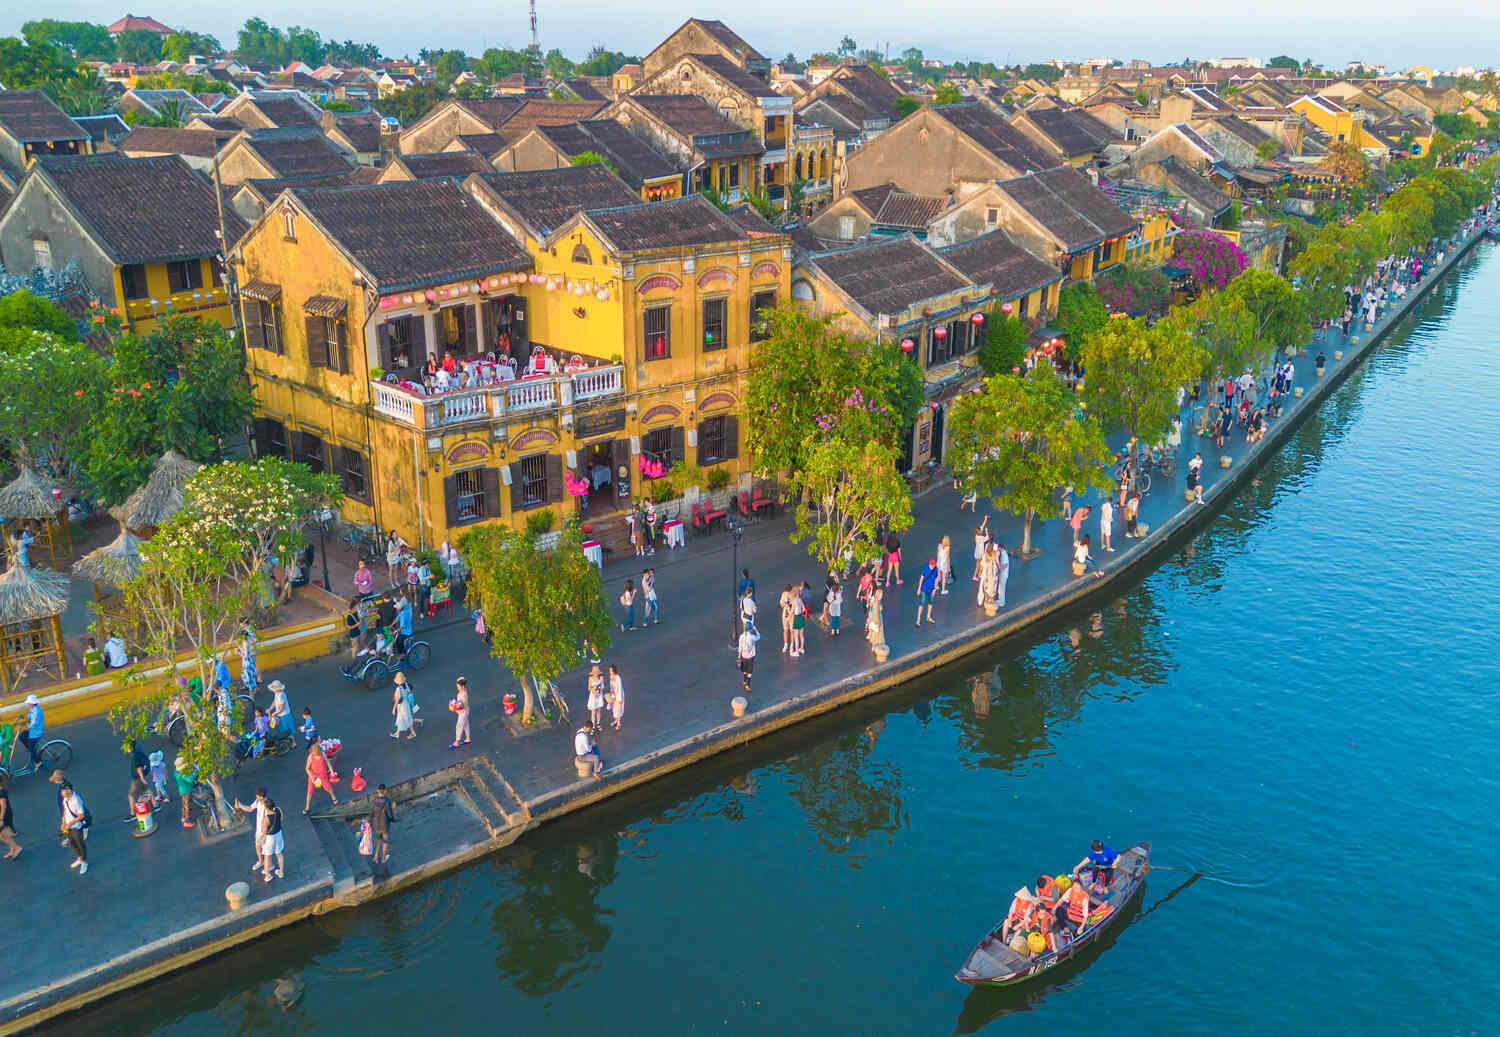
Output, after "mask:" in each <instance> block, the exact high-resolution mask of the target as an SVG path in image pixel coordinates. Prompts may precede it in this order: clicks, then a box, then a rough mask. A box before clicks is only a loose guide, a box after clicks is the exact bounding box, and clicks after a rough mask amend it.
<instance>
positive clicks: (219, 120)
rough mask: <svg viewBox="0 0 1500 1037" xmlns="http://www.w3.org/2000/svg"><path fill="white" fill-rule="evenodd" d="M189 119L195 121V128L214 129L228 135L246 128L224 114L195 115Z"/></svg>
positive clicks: (230, 135)
mask: <svg viewBox="0 0 1500 1037" xmlns="http://www.w3.org/2000/svg"><path fill="white" fill-rule="evenodd" d="M188 121H189V122H190V123H193V126H192V128H193V129H195V130H197V129H204V130H213V131H214V132H215V133H218V134H221V135H223V136H226V137H232V136H234V135H235V134H236V133H238V132H240V130H243V129H244V128H245V127H243V126H241V125H240V124H239V123H238V122H236V121H235V120H233V119H230V118H227V117H226V116H222V115H195V116H193V117H192V118H191V119H189V120H188Z"/></svg>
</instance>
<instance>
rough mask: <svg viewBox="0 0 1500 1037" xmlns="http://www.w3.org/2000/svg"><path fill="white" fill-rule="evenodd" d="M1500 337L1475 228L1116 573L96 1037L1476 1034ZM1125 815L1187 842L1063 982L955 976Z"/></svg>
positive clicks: (1483, 972)
mask: <svg viewBox="0 0 1500 1037" xmlns="http://www.w3.org/2000/svg"><path fill="white" fill-rule="evenodd" d="M1497 327H1500V255H1497V253H1496V251H1495V250H1494V249H1493V248H1491V247H1490V246H1481V248H1480V250H1479V251H1478V252H1477V253H1476V255H1475V256H1474V257H1473V258H1471V260H1470V261H1468V262H1467V263H1466V264H1465V265H1464V266H1463V267H1462V268H1461V269H1459V270H1458V271H1456V272H1455V274H1454V276H1453V277H1451V278H1450V279H1449V280H1448V281H1447V283H1445V284H1443V285H1441V286H1439V287H1438V288H1437V289H1436V290H1435V292H1434V294H1433V296H1432V297H1431V298H1430V299H1429V300H1427V301H1426V302H1425V303H1424V304H1423V305H1422V307H1421V308H1420V309H1419V310H1418V311H1416V312H1414V313H1413V314H1412V315H1411V316H1410V317H1408V318H1407V320H1406V321H1405V323H1404V324H1403V325H1402V326H1401V327H1400V328H1399V329H1397V330H1396V331H1395V332H1393V334H1392V335H1391V337H1390V338H1389V339H1388V340H1387V341H1386V342H1385V343H1384V344H1383V345H1382V346H1381V347H1380V348H1379V349H1378V350H1377V351H1376V352H1375V353H1374V354H1373V355H1372V356H1371V357H1370V358H1369V360H1368V362H1367V363H1366V364H1365V365H1364V366H1363V367H1362V368H1361V369H1360V370H1359V371H1357V372H1356V373H1354V374H1353V375H1352V376H1351V377H1350V379H1349V380H1348V382H1347V383H1346V384H1345V385H1344V386H1342V387H1341V388H1340V389H1339V391H1338V392H1337V393H1336V394H1335V395H1334V396H1333V397H1331V398H1330V399H1329V400H1328V401H1327V402H1326V403H1325V404H1324V406H1323V407H1322V408H1321V410H1320V411H1319V412H1318V413H1317V414H1316V415H1315V416H1313V417H1312V418H1310V419H1309V420H1308V421H1307V422H1306V423H1305V424H1304V425H1303V426H1302V427H1301V428H1300V429H1299V430H1297V432H1296V433H1295V434H1294V435H1293V436H1292V438H1291V439H1290V440H1289V441H1288V442H1287V443H1286V445H1285V446H1284V448H1283V449H1282V450H1281V451H1280V452H1279V454H1278V455H1277V456H1276V457H1275V458H1274V459H1273V460H1272V461H1271V462H1270V463H1269V464H1268V465H1267V466H1266V467H1265V468H1264V469H1262V471H1261V472H1260V473H1259V478H1258V479H1256V480H1255V481H1254V483H1253V485H1248V486H1247V488H1246V489H1245V490H1244V491H1243V492H1242V493H1241V494H1240V495H1239V497H1238V498H1237V499H1235V500H1234V501H1233V502H1231V503H1230V504H1229V505H1228V506H1227V508H1226V509H1225V511H1224V512H1223V514H1221V515H1219V516H1218V517H1217V518H1216V520H1215V521H1214V522H1213V523H1212V525H1211V526H1209V527H1208V528H1207V529H1205V530H1204V531H1203V532H1201V533H1200V534H1199V535H1197V536H1196V537H1195V538H1194V539H1193V540H1192V541H1191V542H1188V543H1186V544H1183V545H1181V547H1180V549H1179V550H1178V551H1176V552H1175V553H1174V554H1173V555H1171V556H1170V557H1169V558H1168V559H1167V561H1166V562H1165V563H1164V564H1163V565H1162V566H1161V567H1160V568H1159V569H1157V570H1156V571H1155V572H1153V573H1149V574H1145V575H1143V577H1142V579H1141V581H1140V582H1139V583H1137V584H1136V585H1134V586H1133V587H1131V588H1129V589H1128V590H1127V591H1126V592H1125V593H1124V594H1123V596H1121V597H1119V598H1118V599H1117V600H1113V601H1109V602H1107V603H1104V604H1101V605H1100V606H1099V607H1098V609H1097V611H1084V612H1081V613H1079V614H1076V615H1073V616H1069V617H1066V618H1065V619H1063V620H1061V621H1058V622H1054V623H1052V624H1051V625H1049V626H1048V627H1047V628H1046V629H1040V630H1036V631H1034V632H1032V633H1031V634H1029V635H1028V636H1026V637H1025V638H1023V639H1020V640H1018V641H1016V642H1014V643H1011V644H1007V645H1002V646H1000V647H998V648H996V649H995V650H993V651H990V652H987V653H985V654H984V655H981V656H975V657H973V658H971V659H970V660H968V661H967V662H965V663H964V664H962V665H960V666H957V667H954V668H952V669H950V670H948V671H944V672H942V673H939V674H936V675H934V676H933V677H931V678H930V679H926V680H923V681H921V682H918V683H915V684H912V685H910V686H908V687H905V688H902V689H900V690H899V691H897V692H893V693H890V694H887V695H884V696H881V697H877V698H875V699H873V700H870V701H866V702H864V703H861V704H858V705H856V706H853V707H850V708H848V709H845V710H843V711H840V712H839V713H838V714H836V715H834V716H831V717H825V718H823V719H821V720H819V721H817V722H814V723H811V724H808V725H805V726H803V727H800V728H797V729H794V730H793V731H791V732H788V733H786V734H784V735H781V736H778V737H775V738H772V739H768V740H766V741H764V742H763V743H760V744H756V745H753V746H751V747H749V748H748V749H745V750H741V751H739V752H737V753H733V754H729V755H727V756H724V757H720V758H718V759H717V760H715V761H712V762H710V763H708V764H705V765H701V766H699V767H698V768H696V769H693V770H691V771H689V772H687V773H685V774H682V775H679V776H677V777H674V778H672V779H669V780H667V781H663V782H661V783H658V784H656V785H653V786H650V787H648V788H646V789H643V790H638V791H636V792H634V793H631V794H627V795H625V796H622V797H620V798H618V799H616V800H613V801H611V802H610V803H608V804H607V805H605V806H602V807H599V808H595V809H593V810H591V811H588V812H585V813H582V814H580V815H576V816H574V817H571V818H569V819H565V820H564V821H562V822H560V823H558V824H555V825H552V826H549V827H546V828H543V829H541V830H539V831H536V832H534V833H531V834H530V835H528V836H527V837H526V838H525V839H524V840H523V841H522V843H521V844H519V845H517V846H514V847H512V848H511V849H510V850H509V851H506V852H504V853H502V854H500V855H497V856H495V857H493V858H490V859H487V860H485V861H483V862H480V863H478V864H476V865H474V866H472V867H470V868H468V869H467V870H465V871H462V872H460V873H458V874H455V875H452V876H449V877H446V878H443V879H440V880H437V881H434V882H431V883H429V884H427V885H425V886H423V887H421V888H420V889H417V890H415V891H412V892H408V893H404V894H401V895H400V896H397V897H395V898H393V899H391V900H389V901H382V902H377V903H375V904H372V905H370V906H367V907H365V908H361V909H358V910H353V911H344V912H338V913H335V914H334V915H331V916H327V917H324V918H322V919H319V920H317V921H315V922H311V923H307V924H303V925H299V926H295V927H293V928H291V929H289V930H286V931H284V932H280V933H277V934H274V935H272V936H270V937H267V938H265V939H263V940H262V941H260V942H259V943H257V944H255V945H253V946H251V947H249V948H247V949H244V950H241V951H237V952H234V953H232V954H229V955H226V956H223V957H220V958H217V959H215V960H213V961H211V962H210V963H208V964H206V965H203V966H201V967H198V968H196V969H193V970H191V971H189V972H186V973H183V974H181V975H177V976H173V977H169V978H167V979H163V980H160V981H158V982H156V983H155V984H153V985H150V986H147V987H143V988H140V989H139V990H138V991H136V992H134V993H131V994H128V995H126V996H124V997H121V998H119V999H116V1000H114V1001H111V1002H107V1003H105V1004H103V1005H101V1006H99V1007H98V1008H96V1009H94V1010H91V1011H90V1012H88V1013H86V1014H83V1015H81V1016H77V1017H74V1018H73V1019H71V1020H69V1021H68V1024H67V1029H68V1032H70V1033H72V1034H81V1033H99V1034H103V1033H109V1034H112V1035H123V1034H134V1033H142V1034H144V1033H159V1034H223V1033H251V1032H254V1033H257V1034H262V1033H288V1034H291V1033H297V1034H304V1033H325V1034H336V1033H354V1032H360V1033H398V1032H442V1033H478V1032H492V1033H543V1032H567V1033H610V1034H627V1033H641V1034H648V1033H649V1034H668V1033H671V1034H676V1033H684V1034H685V1033H736V1034H742V1033H765V1034H781V1033H791V1032H809V1033H921V1034H939V1033H952V1032H964V1033H967V1032H973V1031H976V1030H980V1029H984V1030H986V1031H987V1032H992V1033H1002V1032H1015V1033H1022V1032H1025V1033H1033V1032H1037V1031H1038V1029H1040V1030H1041V1031H1043V1032H1060V1031H1062V1030H1064V1029H1066V1030H1067V1031H1069V1032H1072V1033H1084V1032H1106V1031H1107V1032H1111V1033H1127V1034H1129V1033H1144V1034H1158V1033H1215V1034H1217V1033H1231V1032H1232V1033H1287V1032H1294V1033H1327V1032H1346V1033H1361V1032H1364V1033H1375V1032H1378V1033H1396V1032H1421V1033H1477V1032H1483V1031H1485V1030H1487V1029H1488V1027H1489V1026H1491V1025H1493V1021H1494V1019H1495V1009H1494V1006H1493V1004H1492V994H1493V989H1494V985H1493V980H1492V979H1489V978H1486V977H1490V976H1492V973H1491V964H1492V963H1493V960H1494V952H1495V951H1496V950H1497V949H1500V940H1497V936H1496V933H1497V927H1496V924H1495V922H1494V919H1493V913H1492V910H1491V909H1490V908H1489V907H1488V894H1487V877H1488V871H1489V868H1490V866H1491V865H1493V863H1494V862H1496V861H1500V826H1497V825H1496V823H1495V821H1496V810H1495V803H1496V801H1497V798H1500V782H1497V778H1496V775H1497V773H1500V766H1497V765H1500V714H1497V712H1496V711H1495V710H1494V709H1493V707H1492V702H1493V699H1492V698H1491V696H1492V695H1493V693H1494V692H1493V688H1492V687H1491V686H1490V681H1491V680H1493V679H1494V676H1495V672H1496V667H1495V664H1494V659H1495V658H1496V655H1497V650H1500V637H1497V635H1496V633H1495V629H1494V626H1493V625H1492V624H1493V617H1494V605H1493V601H1494V598H1493V593H1494V592H1493V589H1492V585H1493V583H1494V577H1495V574H1496V571H1497V566H1496V563H1495V561H1494V560H1493V559H1494V554H1493V552H1494V550H1495V547H1496V545H1497V544H1500V507H1497V506H1496V504H1495V500H1496V494H1495V493H1494V491H1493V490H1488V491H1487V490H1485V489H1484V487H1485V486H1486V485H1487V480H1488V479H1491V478H1494V477H1495V473H1496V472H1500V410H1497V408H1496V407H1495V406H1493V402H1492V401H1494V400H1496V399H1500V367H1497V365H1496V363H1495V356H1496V353H1495V329H1496V328H1497ZM1486 499H1488V500H1490V501H1491V503H1490V504H1488V505H1486V504H1484V501H1485V500H1486ZM1486 559H1489V560H1488V561H1487V560H1486ZM1486 602H1488V603H1489V604H1486ZM1094 836H1102V837H1103V838H1105V839H1106V840H1107V841H1109V842H1111V843H1112V844H1113V845H1114V846H1116V847H1119V848H1123V847H1125V846H1128V845H1130V844H1131V843H1134V842H1136V841H1137V840H1139V839H1150V840H1152V842H1153V843H1154V847H1155V849H1154V855H1153V863H1155V864H1158V865H1161V866H1166V867H1171V868H1180V869H1184V870H1182V871H1167V870H1158V871H1156V872H1155V873H1153V874H1152V876H1151V877H1150V879H1149V880H1148V883H1147V887H1146V890H1145V895H1144V898H1143V902H1142V907H1141V909H1140V910H1138V911H1137V912H1136V913H1134V915H1133V917H1132V918H1131V919H1130V921H1129V924H1128V925H1127V926H1125V927H1123V928H1122V929H1121V930H1120V931H1119V932H1118V934H1117V935H1116V936H1115V937H1114V939H1113V940H1112V941H1111V943H1110V944H1109V945H1108V946H1105V947H1103V948H1101V949H1098V950H1095V951H1091V952H1089V953H1087V954H1086V955H1085V956H1084V958H1083V960H1082V961H1081V962H1079V963H1078V964H1077V965H1072V966H1065V967H1064V968H1062V969H1060V970H1058V971H1057V972H1056V973H1055V974H1052V975H1050V976H1049V978H1048V979H1047V980H1045V981H1039V982H1037V983H1036V984H1035V985H1033V986H1030V987H1025V986H1023V987H1022V988H1020V989H1018V990H1012V991H978V992H974V993H970V992H969V991H968V990H967V989H966V988H964V987H962V986H960V985H959V984H958V983H956V982H955V981H954V980H953V976H952V974H953V972H954V970H955V968H956V967H957V966H958V965H959V964H960V962H962V960H963V958H964V956H965V954H966V953H967V952H968V950H969V948H970V946H971V945H972V944H973V943H974V942H975V940H977V939H978V938H979V937H980V936H981V935H982V934H983V933H984V931H985V930H986V929H987V928H988V927H989V926H990V925H991V924H992V923H993V922H994V921H995V920H997V919H998V918H999V917H1000V916H1001V914H1003V912H1004V910H1005V907H1006V906H1007V904H1008V903H1009V898H1010V894H1011V891H1013V890H1014V889H1015V888H1016V887H1017V886H1019V885H1021V884H1022V883H1029V882H1030V881H1031V880H1032V879H1033V878H1034V877H1035V876H1036V874H1037V872H1038V871H1039V870H1047V871H1049V872H1050V871H1056V870H1063V869H1065V868H1066V867H1068V866H1070V865H1071V864H1073V863H1074V862H1075V861H1077V860H1078V858H1079V857H1081V856H1082V855H1083V852H1084V850H1085V849H1086V848H1087V840H1088V839H1089V838H1091V837H1094ZM398 837H399V833H398ZM397 846H398V852H399V843H398V844H397ZM1193 872H1201V873H1202V875H1201V876H1200V877H1197V878H1192V873H1193ZM1476 879H1477V880H1478V883H1477V884H1476V885H1475V886H1472V887H1470V886H1469V885H1468V884H1469V883H1470V882H1472V881H1474V880H1476ZM162 880H163V881H164V882H165V881H170V876H165V875H164V876H163V877H162ZM278 980H280V981H282V987H283V990H284V991H286V990H290V991H291V992H292V993H291V998H292V999H294V1000H295V1003H294V1004H292V1005H291V1006H290V1007H283V1006H282V1005H281V1004H280V1003H279V1002H278V1000H277V997H276V987H277V983H278ZM1485 1019H1490V1020H1491V1022H1490V1023H1488V1024H1487V1023H1485V1022H1484V1020H1485Z"/></svg>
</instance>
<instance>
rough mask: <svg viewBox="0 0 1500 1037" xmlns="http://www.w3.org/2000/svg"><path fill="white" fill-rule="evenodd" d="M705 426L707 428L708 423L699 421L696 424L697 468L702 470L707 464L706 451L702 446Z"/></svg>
mask: <svg viewBox="0 0 1500 1037" xmlns="http://www.w3.org/2000/svg"><path fill="white" fill-rule="evenodd" d="M707 426H708V422H707V421H700V422H698V467H699V468H702V467H703V466H704V465H706V464H708V460H707V455H708V451H707V450H706V449H704V446H703V430H704V428H706V427H707Z"/></svg>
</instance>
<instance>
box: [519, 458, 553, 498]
mask: <svg viewBox="0 0 1500 1037" xmlns="http://www.w3.org/2000/svg"><path fill="white" fill-rule="evenodd" d="M517 463H518V464H519V465H520V467H519V468H518V469H517V471H518V473H519V475H520V478H521V507H522V508H523V509H525V510H527V511H530V510H531V509H532V508H540V507H543V506H545V505H546V504H547V502H548V501H549V500H550V498H549V496H548V493H547V491H548V489H549V487H548V486H547V455H546V454H532V455H531V456H530V457H523V458H520V459H519V461H518V462H517ZM533 488H539V492H537V493H536V494H535V495H532V494H531V493H530V491H531V490H532V489H533Z"/></svg>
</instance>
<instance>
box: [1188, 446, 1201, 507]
mask: <svg viewBox="0 0 1500 1037" xmlns="http://www.w3.org/2000/svg"><path fill="white" fill-rule="evenodd" d="M1187 488H1188V491H1189V492H1191V493H1192V494H1193V495H1194V499H1195V500H1196V501H1197V502H1198V503H1199V504H1202V503H1203V455H1202V454H1201V453H1197V454H1194V455H1193V458H1192V460H1190V461H1189V462H1188V466H1187Z"/></svg>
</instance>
